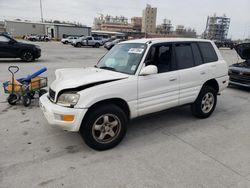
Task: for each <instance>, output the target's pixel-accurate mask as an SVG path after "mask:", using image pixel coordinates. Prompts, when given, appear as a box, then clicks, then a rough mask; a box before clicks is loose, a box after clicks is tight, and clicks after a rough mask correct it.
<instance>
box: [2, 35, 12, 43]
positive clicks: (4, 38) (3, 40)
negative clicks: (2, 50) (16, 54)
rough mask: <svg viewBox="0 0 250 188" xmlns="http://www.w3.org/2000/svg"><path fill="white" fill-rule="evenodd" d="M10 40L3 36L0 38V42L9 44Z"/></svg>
mask: <svg viewBox="0 0 250 188" xmlns="http://www.w3.org/2000/svg"><path fill="white" fill-rule="evenodd" d="M9 41H10V39H8V38H7V37H5V36H0V42H9Z"/></svg>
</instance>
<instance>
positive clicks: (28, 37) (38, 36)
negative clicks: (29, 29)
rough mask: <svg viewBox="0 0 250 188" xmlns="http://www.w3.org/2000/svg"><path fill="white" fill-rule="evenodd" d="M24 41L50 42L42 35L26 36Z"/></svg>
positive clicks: (48, 38) (47, 37)
mask: <svg viewBox="0 0 250 188" xmlns="http://www.w3.org/2000/svg"><path fill="white" fill-rule="evenodd" d="M26 39H28V40H30V41H45V42H48V41H50V40H51V39H50V37H49V36H48V35H44V34H41V35H36V34H31V35H28V36H27V37H26Z"/></svg>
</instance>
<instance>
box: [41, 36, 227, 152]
mask: <svg viewBox="0 0 250 188" xmlns="http://www.w3.org/2000/svg"><path fill="white" fill-rule="evenodd" d="M227 67H228V66H227V63H226V61H225V60H224V59H223V58H222V56H221V55H220V52H219V50H218V48H217V47H216V46H215V44H214V43H213V42H211V41H209V40H202V39H178V38H173V39H171V38H169V39H165V38H164V39H140V40H131V41H126V42H121V43H119V44H117V45H116V46H114V48H113V49H112V50H110V51H109V52H108V53H107V54H106V55H105V56H104V57H103V58H102V59H101V60H100V61H99V63H98V64H97V65H96V66H95V67H93V68H85V69H84V68H71V69H59V70H56V72H55V74H56V80H55V81H54V82H53V83H52V84H51V86H50V89H49V93H48V94H47V95H44V96H42V97H41V98H40V106H41V109H42V111H43V113H44V115H45V117H46V118H47V120H48V122H49V123H50V124H52V125H55V126H58V127H60V128H62V129H64V130H67V131H80V133H81V134H82V136H83V138H84V141H85V142H86V144H87V145H88V146H90V147H91V148H94V149H96V150H106V149H110V148H112V147H114V146H116V145H117V144H118V143H119V142H120V141H121V140H122V139H123V137H124V136H125V134H126V130H127V124H128V121H129V120H130V119H133V118H136V117H139V116H143V115H146V114H150V113H154V112H158V111H161V110H165V109H168V108H172V107H176V106H182V105H189V104H191V110H192V114H193V115H194V116H196V117H198V118H207V117H209V116H210V115H211V114H212V113H213V111H214V109H215V106H216V102H217V94H219V93H220V92H221V91H222V90H223V89H224V88H226V87H227V85H228V80H229V77H228V68H227Z"/></svg>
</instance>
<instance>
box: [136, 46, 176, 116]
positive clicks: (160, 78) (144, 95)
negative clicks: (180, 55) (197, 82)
mask: <svg viewBox="0 0 250 188" xmlns="http://www.w3.org/2000/svg"><path fill="white" fill-rule="evenodd" d="M147 65H155V66H156V67H157V68H158V74H154V75H147V76H139V78H138V115H140V116H141V115H145V114H148V113H153V112H157V111H161V110H164V109H167V108H171V107H174V106H177V105H178V102H179V101H178V100H179V73H178V71H177V70H176V66H175V62H174V57H173V46H172V44H169V43H163V44H157V45H154V46H152V47H151V49H150V51H149V52H148V55H147V58H146V61H145V66H147Z"/></svg>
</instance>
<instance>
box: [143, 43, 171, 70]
mask: <svg viewBox="0 0 250 188" xmlns="http://www.w3.org/2000/svg"><path fill="white" fill-rule="evenodd" d="M145 63H146V65H155V66H156V67H157V68H158V73H164V72H169V71H172V70H173V69H172V45H169V44H165V45H164V44H163V45H157V46H153V47H151V49H150V51H149V52H148V55H147V58H146V62H145Z"/></svg>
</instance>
